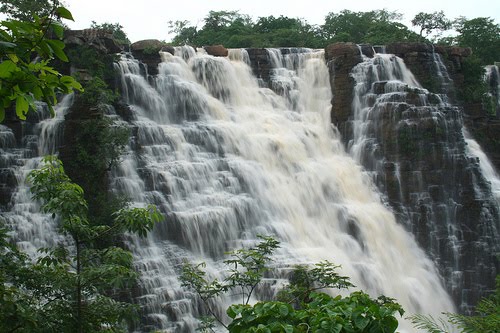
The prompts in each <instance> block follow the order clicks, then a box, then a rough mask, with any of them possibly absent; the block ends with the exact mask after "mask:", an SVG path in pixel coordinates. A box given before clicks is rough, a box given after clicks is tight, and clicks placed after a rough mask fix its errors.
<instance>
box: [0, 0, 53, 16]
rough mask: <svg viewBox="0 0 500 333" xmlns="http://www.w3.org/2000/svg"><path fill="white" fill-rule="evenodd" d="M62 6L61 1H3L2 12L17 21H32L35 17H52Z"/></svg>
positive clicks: (0, 9)
mask: <svg viewBox="0 0 500 333" xmlns="http://www.w3.org/2000/svg"><path fill="white" fill-rule="evenodd" d="M61 5H62V4H61V2H60V1H59V0H2V5H1V6H0V11H1V12H2V13H4V14H6V15H7V16H9V17H10V18H12V19H15V20H21V21H31V20H32V19H33V17H34V16H38V17H44V16H45V17H48V16H51V15H52V13H53V12H54V10H55V9H56V8H58V7H61Z"/></svg>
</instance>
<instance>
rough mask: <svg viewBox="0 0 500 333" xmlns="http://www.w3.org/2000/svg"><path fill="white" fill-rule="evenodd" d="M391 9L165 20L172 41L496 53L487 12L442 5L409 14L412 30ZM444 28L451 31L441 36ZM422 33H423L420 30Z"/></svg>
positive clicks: (499, 39) (498, 30)
mask: <svg viewBox="0 0 500 333" xmlns="http://www.w3.org/2000/svg"><path fill="white" fill-rule="evenodd" d="M401 20H402V15H401V14H399V13H397V12H392V11H388V10H385V9H382V10H372V11H367V12H353V11H350V10H342V11H340V12H338V13H333V12H332V13H328V14H327V15H326V17H325V22H324V23H323V24H322V25H311V24H309V23H308V22H307V21H306V20H303V19H299V18H290V17H286V16H279V17H275V16H267V17H259V18H258V19H257V20H252V19H251V18H250V16H248V15H245V14H240V13H239V12H237V11H210V12H209V13H208V15H207V16H206V17H205V19H204V21H203V22H204V24H203V26H202V27H201V28H199V27H198V26H194V25H190V24H189V22H188V21H169V27H170V32H171V33H174V34H175V36H174V38H173V39H172V43H173V44H176V45H183V44H189V45H195V46H204V45H216V44H223V45H224V46H225V47H229V48H239V47H245V48H249V47H310V48H323V47H325V46H326V45H328V44H331V43H335V42H353V43H358V44H365V43H366V44H372V45H375V44H388V43H393V42H432V43H437V44H445V45H456V46H462V47H471V48H472V50H473V52H474V53H475V54H476V55H477V56H478V57H479V59H480V61H481V63H482V64H483V65H485V64H492V63H493V61H498V60H500V59H495V57H498V55H499V54H500V25H498V24H496V23H495V22H494V21H493V20H492V19H491V18H486V17H479V18H474V19H471V20H468V19H466V18H464V17H459V18H456V19H454V20H451V19H448V18H446V16H445V15H444V13H443V12H442V11H440V12H434V13H425V12H420V13H418V14H417V15H415V17H414V18H413V20H412V25H413V26H414V27H415V28H416V29H418V30H419V32H420V33H416V32H414V31H413V30H411V29H410V28H409V27H407V26H405V25H404V24H403V23H401V22H400V21H401ZM452 29H454V31H455V32H454V33H453V32H452ZM445 31H448V32H450V34H451V35H452V36H453V37H450V36H447V37H442V34H443V33H444V32H445ZM424 33H425V34H424Z"/></svg>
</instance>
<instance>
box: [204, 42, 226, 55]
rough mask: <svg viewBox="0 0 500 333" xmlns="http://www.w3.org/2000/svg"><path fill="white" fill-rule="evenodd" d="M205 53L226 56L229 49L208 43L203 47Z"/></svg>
mask: <svg viewBox="0 0 500 333" xmlns="http://www.w3.org/2000/svg"><path fill="white" fill-rule="evenodd" d="M203 48H204V49H205V51H206V52H207V54H209V55H211V56H214V57H227V55H228V54H229V51H228V50H227V49H226V48H225V47H224V46H222V45H210V46H204V47H203Z"/></svg>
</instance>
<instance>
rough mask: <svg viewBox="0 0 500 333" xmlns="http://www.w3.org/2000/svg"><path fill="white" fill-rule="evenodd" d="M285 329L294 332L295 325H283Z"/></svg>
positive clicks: (286, 332)
mask: <svg viewBox="0 0 500 333" xmlns="http://www.w3.org/2000/svg"><path fill="white" fill-rule="evenodd" d="M282 327H283V330H284V331H285V333H293V326H292V325H288V324H287V325H282Z"/></svg>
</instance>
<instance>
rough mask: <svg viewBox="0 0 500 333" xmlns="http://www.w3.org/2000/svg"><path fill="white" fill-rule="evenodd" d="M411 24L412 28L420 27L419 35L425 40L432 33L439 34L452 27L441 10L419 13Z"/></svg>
mask: <svg viewBox="0 0 500 333" xmlns="http://www.w3.org/2000/svg"><path fill="white" fill-rule="evenodd" d="M411 24H412V25H413V26H414V27H420V32H419V35H420V37H421V38H422V39H425V38H427V36H429V35H430V34H431V33H433V32H438V33H439V32H442V31H445V30H449V29H450V28H451V27H452V22H451V21H450V20H449V19H447V18H446V16H445V15H444V12H443V11H442V10H441V11H439V12H433V13H424V12H420V13H418V14H417V15H415V17H414V18H413V20H411ZM424 32H425V37H424V35H423V34H424Z"/></svg>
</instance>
